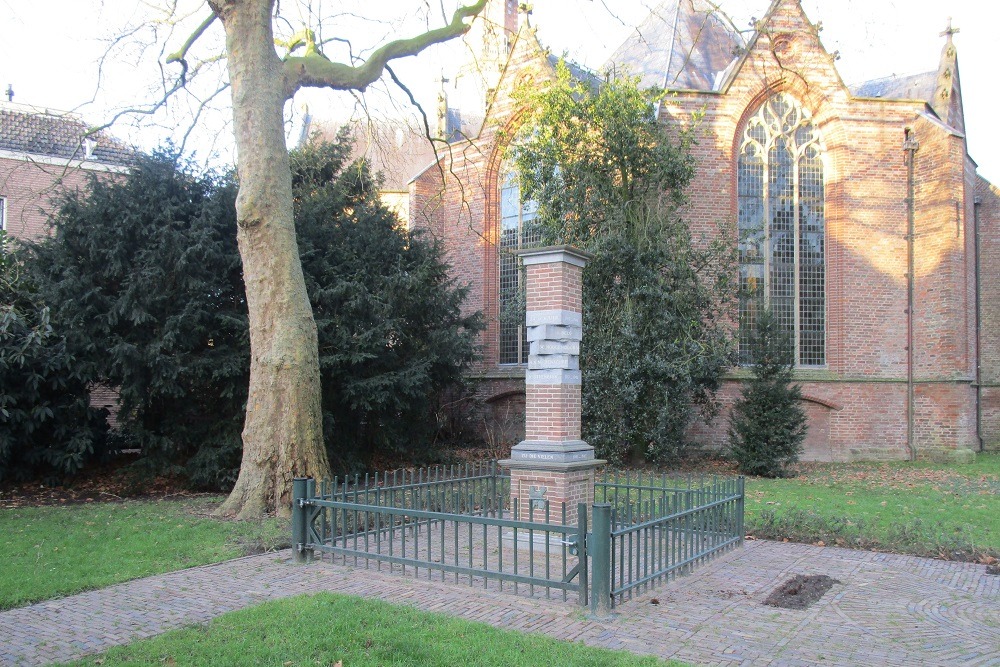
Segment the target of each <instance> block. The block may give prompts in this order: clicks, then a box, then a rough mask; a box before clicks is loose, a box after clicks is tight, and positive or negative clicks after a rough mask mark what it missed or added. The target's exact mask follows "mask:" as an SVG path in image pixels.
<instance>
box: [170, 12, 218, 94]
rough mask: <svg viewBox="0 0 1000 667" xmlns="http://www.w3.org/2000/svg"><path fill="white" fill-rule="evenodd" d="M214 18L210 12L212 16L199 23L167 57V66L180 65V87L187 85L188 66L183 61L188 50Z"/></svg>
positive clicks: (213, 13)
mask: <svg viewBox="0 0 1000 667" xmlns="http://www.w3.org/2000/svg"><path fill="white" fill-rule="evenodd" d="M216 18H217V16H216V14H215V12H212V14H211V15H210V16H209V17H208V18H206V19H205V20H204V21H202V22H201V25H199V26H198V27H197V28H195V29H194V32H192V33H191V34H190V35H189V36H188V38H187V39H186V40H185V41H184V43H183V44H181V48H179V49H177V50H176V51H174V52H173V53H171V54H170V55H169V56H167V64H168V65H169V64H170V63H180V64H181V76H180V85H181V86H184V84H185V83H187V70H188V64H187V60H185V58H186V57H187V52H188V50H189V49H190V48H191V46H192V45H193V44H194V43H195V42H197V41H198V38H199V37H201V36H202V35H203V34H204V33H205V31H206V30H208V27H209V26H210V25H212V23H214V22H215V19H216Z"/></svg>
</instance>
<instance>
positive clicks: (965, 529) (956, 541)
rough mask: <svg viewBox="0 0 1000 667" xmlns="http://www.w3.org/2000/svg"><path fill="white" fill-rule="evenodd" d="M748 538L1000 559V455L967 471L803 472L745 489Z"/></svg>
mask: <svg viewBox="0 0 1000 667" xmlns="http://www.w3.org/2000/svg"><path fill="white" fill-rule="evenodd" d="M746 525H747V533H748V534H753V535H756V536H758V537H765V538H770V539H779V540H780V539H784V538H787V539H789V540H792V541H799V542H814V543H815V542H821V541H822V542H823V543H824V544H827V545H838V546H849V547H861V548H870V549H878V550H885V551H894V552H898V553H910V554H918V555H923V556H932V557H938V558H948V559H958V560H982V561H983V562H993V561H992V560H991V559H992V558H998V557H1000V454H980V455H979V456H978V457H977V458H976V462H975V463H974V464H972V465H953V464H934V463H923V462H918V463H849V464H844V463H832V464H810V465H803V466H802V468H801V472H800V474H799V475H798V476H797V477H795V478H791V479H777V480H771V479H760V478H750V479H748V480H747V482H746Z"/></svg>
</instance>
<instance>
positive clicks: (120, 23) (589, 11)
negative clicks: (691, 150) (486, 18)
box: [0, 0, 1000, 182]
mask: <svg viewBox="0 0 1000 667" xmlns="http://www.w3.org/2000/svg"><path fill="white" fill-rule="evenodd" d="M184 2H185V0H181V4H182V5H183V4H184ZM444 2H445V4H446V5H449V4H450V5H453V4H454V0H444ZM157 4H162V2H160V3H158V2H157V0H148V1H147V2H141V1H140V0H103V1H102V0H49V1H38V0H0V25H2V26H3V33H4V39H2V40H0V63H2V68H0V90H2V89H5V88H6V85H7V84H8V83H9V84H11V85H12V86H13V89H14V92H15V98H14V101H15V102H19V103H25V104H32V105H37V106H42V107H49V108H55V109H60V110H76V111H79V112H80V113H81V114H82V115H83V116H84V117H85V119H86V120H87V122H89V123H92V124H97V123H101V122H104V121H105V120H107V119H108V118H110V117H111V116H112V114H113V112H114V110H115V109H118V108H121V107H122V106H126V105H134V104H136V103H141V102H145V101H148V100H150V99H154V98H155V95H156V86H155V84H156V82H157V81H159V80H160V78H159V76H160V70H159V66H158V65H157V59H158V58H159V59H160V60H162V56H161V52H162V50H161V49H157V48H155V47H150V48H141V47H140V46H139V44H140V43H142V40H146V41H148V42H150V43H152V42H154V41H156V40H157V39H158V40H160V41H164V40H165V41H167V42H168V43H169V46H168V47H167V49H166V50H167V51H169V50H171V49H174V48H176V47H177V46H178V45H179V44H180V43H181V42H182V41H183V39H184V38H185V37H186V32H187V27H186V26H185V27H184V28H182V29H179V30H177V31H176V32H175V33H173V34H171V33H170V32H169V28H168V27H166V26H163V25H159V26H155V30H156V32H155V34H154V33H153V32H152V31H151V30H150V29H146V30H145V31H143V32H141V33H138V34H137V38H138V40H139V42H137V43H133V44H132V45H131V46H126V47H124V48H120V49H118V50H117V51H116V52H115V56H114V58H112V60H111V62H105V68H104V76H103V78H100V77H99V71H100V67H99V65H100V57H101V55H102V54H103V53H104V52H105V51H106V49H107V47H108V43H109V42H108V40H110V39H113V38H114V37H115V36H117V35H121V34H122V31H123V29H124V27H126V26H129V25H136V24H138V23H140V22H142V21H143V20H145V19H146V18H148V16H149V10H148V6H156V5H157ZM282 4H283V6H287V5H290V4H291V0H285V1H284V2H283V3H282ZM306 4H311V5H312V6H314V7H317V6H323V5H324V4H325V5H326V7H324V9H326V10H329V8H330V7H333V6H334V5H337V6H338V7H341V8H343V10H344V12H346V13H351V12H353V13H361V12H362V11H364V12H370V11H378V12H379V13H380V16H377V17H375V18H376V19H377V20H374V21H363V22H358V21H356V20H355V22H354V23H353V24H352V25H351V26H350V27H349V28H346V29H345V31H348V32H350V33H351V36H352V41H353V42H354V44H356V45H364V44H365V43H367V45H369V46H373V45H376V44H378V43H379V42H380V41H381V40H382V39H384V38H385V37H386V36H394V35H400V34H408V32H407V31H408V30H410V31H412V30H415V29H416V28H419V19H418V18H416V13H415V10H414V8H415V7H417V10H416V11H417V13H419V8H420V7H424V6H426V0H383V1H381V2H375V3H368V5H367V6H366V7H365V9H364V10H362V9H358V5H359V4H360V3H356V2H353V0H345V1H344V2H340V3H338V2H336V0H309V2H307V3H306ZM655 4H656V3H654V2H651V0H534V13H533V15H532V17H531V21H532V23H533V25H535V26H536V27H537V28H538V34H539V37H540V39H541V41H542V42H543V43H544V44H545V45H547V46H550V47H551V48H552V50H553V51H554V52H555V53H563V52H566V53H568V55H569V56H570V58H571V59H573V60H575V61H577V62H579V63H581V64H583V65H586V66H590V67H593V68H597V67H599V66H600V65H601V64H602V63H603V62H604V60H605V59H606V58H607V56H608V55H609V54H610V53H611V51H613V50H614V48H615V47H616V46H617V45H618V44H619V43H621V42H622V41H623V40H624V39H625V37H627V35H628V33H629V31H630V30H631V26H634V25H636V24H638V23H639V22H641V21H642V19H643V18H644V17H645V16H646V14H647V13H648V11H649V8H650V7H651V6H654V5H655ZM189 5H190V7H191V9H192V12H191V13H192V18H191V19H190V21H194V23H195V24H196V23H197V22H198V20H200V18H201V17H202V15H204V14H205V13H206V10H205V9H204V8H203V7H202V6H200V3H199V2H197V1H195V0H191V1H190V2H189ZM430 5H431V6H433V7H434V8H435V9H436V8H437V7H438V6H439V3H438V2H436V1H431V2H430ZM768 5H769V2H768V0H722V6H723V8H724V10H725V11H727V12H728V13H729V14H730V15H731V16H732V17H733V18H734V20H735V21H736V22H737V24H738V25H746V24H748V22H749V21H750V19H751V18H752V17H758V18H759V17H761V16H763V14H764V13H765V12H766V10H767V7H768ZM803 6H804V7H805V10H806V12H807V14H808V15H809V17H810V19H811V20H813V21H814V22H818V21H821V22H822V24H823V31H822V33H821V38H822V40H823V43H824V45H825V46H826V48H827V49H828V50H829V51H839V52H840V54H841V59H840V60H839V61H838V62H837V67H838V69H839V71H840V73H841V75H842V77H843V79H844V80H845V81H846V82H847V83H855V82H859V81H864V80H868V79H873V78H877V77H881V76H887V75H890V74H912V73H917V72H923V71H928V70H934V69H936V67H937V63H938V59H939V56H940V52H941V47H942V45H943V44H944V39H943V38H942V37H940V36H939V33H940V32H941V31H942V30H944V28H945V26H946V24H947V21H948V19H949V17H951V18H952V20H953V23H954V26H955V27H956V28H959V29H960V32H959V33H958V34H957V35H956V36H955V43H956V45H957V47H958V55H959V66H960V73H961V81H962V90H963V96H964V102H965V112H966V121H967V132H968V138H969V152H970V154H971V155H972V157H973V159H975V160H976V161H977V162H978V164H979V166H980V172H981V173H982V174H983V175H985V176H986V177H987V178H990V179H991V180H993V181H994V182H1000V133H998V132H996V131H995V130H994V125H995V123H994V117H995V116H996V115H997V113H998V109H1000V107H998V104H997V103H998V102H1000V95H998V91H997V86H996V85H995V83H994V82H995V81H996V73H995V72H996V62H997V54H996V51H997V46H996V42H997V38H996V33H997V29H998V26H1000V21H998V19H1000V2H994V1H993V0H950V1H949V2H948V3H942V2H940V0H803ZM372 8H376V9H374V10H373V9H372ZM346 13H345V14H342V15H341V19H342V20H344V21H345V24H346V21H347V20H348V17H347V14H346ZM292 15H293V16H294V14H292ZM403 16H406V17H409V19H408V20H409V23H407V24H404V25H403V27H400V25H399V20H396V19H398V18H399V17H403ZM432 16H434V17H439V16H440V11H439V10H438V11H437V13H434V12H432ZM400 20H403V19H400ZM190 21H189V23H188V24H186V25H190ZM213 30H214V31H215V33H221V29H220V28H219V27H218V26H216V27H215V28H214V29H213ZM327 34H328V35H331V34H332V31H328V32H327ZM214 38H215V39H216V40H218V34H217V35H215V37H214ZM127 41H128V40H126V42H127ZM208 42H209V44H210V43H211V38H210V39H209V40H208ZM216 43H218V42H217V41H216ZM453 65H454V55H453V54H448V53H447V52H446V51H445V50H442V51H441V52H438V53H429V54H426V55H425V56H422V57H420V58H419V59H410V62H408V63H405V64H401V65H400V67H399V68H398V69H397V72H398V73H399V74H400V76H401V77H402V78H403V79H404V81H405V82H406V83H407V85H408V86H410V87H411V88H413V90H414V91H415V92H416V94H417V96H418V97H419V98H420V99H421V101H422V102H423V103H425V104H432V101H433V97H434V91H435V90H436V88H435V84H434V79H435V78H437V77H438V76H440V73H441V70H442V69H445V70H447V69H448V68H449V67H452V66H453ZM168 72H169V70H168ZM446 73H447V71H446ZM151 84H154V85H151ZM389 94H391V95H392V96H393V97H394V99H396V100H397V101H398V100H399V99H400V98H401V96H400V95H399V93H398V91H394V92H392V93H389ZM384 95H385V94H383V96H384ZM91 100H93V101H91ZM372 100H373V101H372V103H373V104H375V103H380V102H379V101H378V100H379V94H378V93H377V92H375V93H373V96H372ZM216 101H217V102H222V103H223V104H220V105H219V106H218V107H217V108H213V109H211V110H210V111H208V112H206V115H205V116H203V118H202V126H203V129H202V130H198V131H196V132H195V133H193V134H191V136H190V137H188V143H187V148H189V149H194V150H196V151H197V152H198V156H199V157H200V158H201V159H210V158H211V156H212V154H213V153H215V154H217V157H216V160H220V159H221V160H222V161H223V162H224V161H225V160H226V159H230V157H231V156H230V151H231V148H230V147H231V142H230V141H228V139H227V133H226V131H225V128H224V126H223V123H225V122H226V121H227V120H228V117H229V110H228V108H227V107H226V105H228V94H227V93H223V94H222V95H220V96H219V98H217V100H216ZM304 101H308V104H309V107H310V111H311V113H312V114H313V115H314V116H316V117H320V118H322V117H340V116H342V115H343V114H344V113H345V111H344V108H345V106H349V105H351V104H354V101H353V99H351V98H350V97H348V96H347V95H346V94H345V93H333V92H326V91H318V92H312V91H310V94H309V95H307V96H304ZM296 102H297V104H298V103H299V100H297V101H296ZM184 105H185V106H186V107H187V108H188V109H190V108H193V107H194V106H195V102H194V101H193V100H191V99H189V100H187V101H186V102H185V103H184ZM429 108H433V107H432V106H431V107H429ZM176 123H177V120H176V118H170V117H163V116H158V117H156V119H154V120H153V121H152V123H151V122H150V121H149V120H148V119H143V122H142V127H143V129H137V127H136V126H135V125H133V124H129V123H119V124H118V125H117V127H116V129H115V130H114V132H116V133H117V134H118V135H119V136H121V137H123V138H124V139H126V140H128V141H132V142H137V143H139V144H140V145H142V146H143V147H149V146H152V145H155V144H156V143H158V142H160V141H162V140H163V138H165V137H167V136H171V135H172V136H173V137H174V139H175V140H180V138H181V137H182V136H183V133H180V134H178V132H177V131H176V129H175V128H174V127H173V125H174V124H176ZM220 127H222V128H223V129H221V130H220V129H219V128H220Z"/></svg>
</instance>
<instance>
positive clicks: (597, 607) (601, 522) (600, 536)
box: [587, 503, 611, 619]
mask: <svg viewBox="0 0 1000 667" xmlns="http://www.w3.org/2000/svg"><path fill="white" fill-rule="evenodd" d="M593 513H594V527H593V528H594V530H593V544H591V545H589V548H588V549H587V551H588V552H589V553H590V554H591V556H592V557H593V565H594V567H593V580H592V582H591V587H590V593H591V596H590V614H591V616H593V617H594V618H597V619H606V618H609V617H610V616H611V504H610V503H594V505H593Z"/></svg>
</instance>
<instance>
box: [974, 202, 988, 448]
mask: <svg viewBox="0 0 1000 667" xmlns="http://www.w3.org/2000/svg"><path fill="white" fill-rule="evenodd" d="M981 205H982V201H981V200H980V198H979V197H978V196H976V197H975V199H973V201H972V231H973V234H974V239H973V242H974V243H975V251H974V252H975V256H974V258H973V262H974V271H975V277H976V440H977V441H978V443H979V451H980V452H984V451H986V443H985V442H984V441H983V373H982V358H983V356H982V354H983V353H982V350H980V349H979V345H980V340H981V338H982V335H981V334H982V326H983V319H982V317H983V314H982V300H981V299H982V295H981V293H980V290H981V289H982V285H981V284H980V282H979V279H980V275H979V274H980V264H979V261H980V257H979V207H980V206H981Z"/></svg>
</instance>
